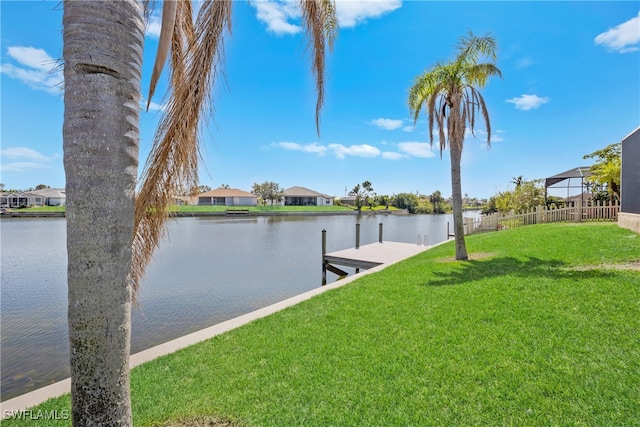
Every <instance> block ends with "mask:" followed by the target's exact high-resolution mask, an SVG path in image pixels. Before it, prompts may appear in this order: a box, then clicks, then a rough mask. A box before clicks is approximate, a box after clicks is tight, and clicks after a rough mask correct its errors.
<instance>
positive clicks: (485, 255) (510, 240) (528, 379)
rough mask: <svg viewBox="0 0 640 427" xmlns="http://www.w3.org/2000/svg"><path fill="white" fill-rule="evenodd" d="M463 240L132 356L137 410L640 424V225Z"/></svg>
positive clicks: (324, 419)
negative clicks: (222, 329) (186, 343)
mask: <svg viewBox="0 0 640 427" xmlns="http://www.w3.org/2000/svg"><path fill="white" fill-rule="evenodd" d="M467 244H468V249H469V251H470V253H471V254H472V260H471V261H468V262H456V261H453V255H454V249H453V245H452V242H450V243H447V244H445V245H442V246H439V247H437V248H434V249H433V250H430V251H427V252H425V253H423V254H421V255H418V256H416V257H414V258H411V259H409V260H407V261H404V262H401V263H398V264H396V265H393V266H390V267H388V268H387V269H385V270H383V271H382V272H379V273H376V274H372V275H368V276H365V277H363V278H361V279H360V280H357V281H355V282H353V283H351V284H349V285H347V286H345V287H343V288H340V289H337V290H333V291H331V292H327V293H324V294H322V295H320V296H317V297H315V298H313V299H311V300H309V301H306V302H303V303H301V304H299V305H297V306H295V307H292V308H289V309H286V310H284V311H282V312H279V313H276V314H274V315H272V316H269V317H267V318H264V319H261V320H258V321H255V322H253V323H251V324H249V325H246V326H244V327H242V328H239V329H237V330H234V331H231V332H230V333H226V334H224V335H222V336H219V337H216V338H214V339H211V340H209V341H206V342H204V343H201V344H198V345H195V346H193V347H190V348H187V349H184V350H182V351H179V352H177V353H174V354H172V355H168V356H165V357H162V358H159V359H156V360H154V361H152V362H150V363H147V364H145V365H142V366H140V367H138V368H136V369H134V371H133V374H132V398H133V411H134V422H135V425H140V426H143V425H164V424H165V423H169V422H172V421H175V420H184V419H193V418H194V417H195V418H198V417H200V418H199V419H202V418H203V417H204V418H206V417H218V418H221V419H225V420H231V421H234V422H235V423H237V425H247V426H296V425H309V426H325V425H336V426H401V425H411V426H429V425H434V426H469V425H490V426H502V425H515V426H523V425H526V426H549V425H588V426H593V425H615V426H622V425H624V426H633V425H635V426H638V425H640V399H639V398H638V396H640V271H638V267H639V265H640V261H639V260H640V236H639V235H637V234H634V233H632V232H630V231H628V230H623V229H620V228H618V227H617V226H616V225H615V224H580V225H576V224H547V225H539V226H528V227H522V228H518V229H515V230H510V231H502V232H497V233H488V234H483V235H475V236H470V237H468V240H467ZM68 405H69V399H68V396H67V397H63V398H59V399H53V400H51V401H49V402H47V403H46V404H44V405H41V407H40V408H39V409H41V410H49V411H50V410H58V411H60V410H63V409H68ZM3 424H4V423H3ZM7 425H14V424H13V423H8V422H7ZM39 425H47V423H45V422H42V423H39ZM191 425H208V424H191Z"/></svg>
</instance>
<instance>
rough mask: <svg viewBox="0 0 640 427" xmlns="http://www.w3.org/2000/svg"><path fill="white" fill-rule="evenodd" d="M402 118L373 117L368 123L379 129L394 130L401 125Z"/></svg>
mask: <svg viewBox="0 0 640 427" xmlns="http://www.w3.org/2000/svg"><path fill="white" fill-rule="evenodd" d="M402 123H403V121H402V120H394V119H375V120H371V121H370V122H369V124H370V125H374V126H377V127H379V128H381V129H386V130H394V129H399V128H400V127H402Z"/></svg>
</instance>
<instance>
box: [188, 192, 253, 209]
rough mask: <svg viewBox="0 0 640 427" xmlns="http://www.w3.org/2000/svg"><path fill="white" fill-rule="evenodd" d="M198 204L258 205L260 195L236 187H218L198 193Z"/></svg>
mask: <svg viewBox="0 0 640 427" xmlns="http://www.w3.org/2000/svg"><path fill="white" fill-rule="evenodd" d="M197 198H198V206H256V205H257V204H258V197H257V196H256V195H255V194H251V193H247V192H246V191H242V190H238V189H236V188H216V189H215V190H210V191H207V192H204V193H201V194H198V196H197Z"/></svg>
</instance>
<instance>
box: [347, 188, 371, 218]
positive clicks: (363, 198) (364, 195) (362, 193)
mask: <svg viewBox="0 0 640 427" xmlns="http://www.w3.org/2000/svg"><path fill="white" fill-rule="evenodd" d="M349 195H350V196H354V197H355V201H354V206H355V208H356V209H357V210H358V212H360V211H361V210H362V206H364V205H369V197H370V196H372V195H374V193H373V187H372V184H371V181H364V182H363V183H362V184H356V186H355V187H353V189H352V190H351V191H350V192H349Z"/></svg>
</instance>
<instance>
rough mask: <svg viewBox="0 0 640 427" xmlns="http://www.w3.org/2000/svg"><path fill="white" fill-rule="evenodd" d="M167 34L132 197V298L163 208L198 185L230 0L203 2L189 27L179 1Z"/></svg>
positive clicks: (159, 232) (186, 6) (185, 3)
mask: <svg viewBox="0 0 640 427" xmlns="http://www.w3.org/2000/svg"><path fill="white" fill-rule="evenodd" d="M179 2H180V6H179V7H178V8H177V15H176V22H178V23H180V24H181V25H180V27H181V28H180V29H178V28H177V27H175V28H174V32H173V43H172V47H173V49H174V50H173V54H172V60H173V64H172V65H173V72H172V76H171V94H170V95H171V96H170V97H169V100H168V102H167V106H166V109H165V112H164V114H163V116H162V118H161V120H160V125H159V127H158V130H157V132H156V135H155V137H154V145H153V148H152V150H151V154H150V155H149V159H148V160H147V163H146V165H145V170H144V172H143V175H142V185H141V187H140V191H139V192H138V194H137V196H136V208H135V230H134V242H133V271H132V276H133V279H134V295H135V293H136V291H137V290H138V288H139V281H140V279H141V278H142V276H143V274H144V271H145V269H146V267H147V265H148V264H149V262H150V260H151V256H152V254H153V251H154V250H155V248H156V247H157V246H158V244H159V243H160V239H161V238H162V236H163V233H164V225H165V222H166V219H167V217H168V213H167V211H166V209H167V207H168V206H169V205H170V204H171V202H172V197H173V196H174V195H175V194H176V193H177V191H178V189H180V188H182V187H191V186H192V185H194V184H197V182H198V166H197V165H198V156H199V152H198V141H197V139H198V138H197V134H198V128H199V125H200V118H201V114H202V112H203V111H204V110H206V108H207V107H208V106H210V102H209V101H210V99H209V94H210V90H209V89H210V87H211V85H212V84H213V82H214V81H215V80H216V78H217V76H218V71H219V65H220V62H221V60H222V57H223V45H224V44H223V41H224V34H225V30H227V31H229V32H230V31H231V6H232V2H231V1H230V0H220V1H219V0H217V1H211V2H207V3H205V4H204V5H203V6H202V8H201V9H200V12H199V14H198V18H197V21H196V25H195V27H193V26H192V25H191V24H190V23H189V21H192V16H191V13H192V12H191V6H190V0H179Z"/></svg>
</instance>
